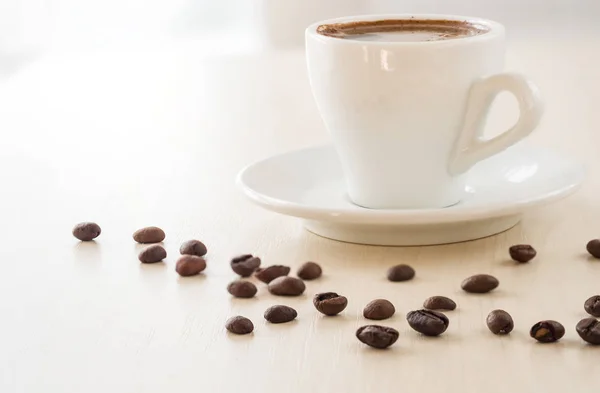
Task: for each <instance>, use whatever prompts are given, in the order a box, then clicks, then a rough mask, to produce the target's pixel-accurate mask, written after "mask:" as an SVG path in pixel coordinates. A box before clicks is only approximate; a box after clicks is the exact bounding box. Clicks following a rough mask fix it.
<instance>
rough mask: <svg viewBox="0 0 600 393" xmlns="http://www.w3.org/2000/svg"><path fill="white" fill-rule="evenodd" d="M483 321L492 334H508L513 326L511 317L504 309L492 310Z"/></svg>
mask: <svg viewBox="0 0 600 393" xmlns="http://www.w3.org/2000/svg"><path fill="white" fill-rule="evenodd" d="M485 323H486V324H487V327H488V329H490V332H492V333H494V334H508V333H510V332H512V330H513V328H514V327H515V324H514V322H513V319H512V317H511V316H510V314H509V313H507V312H506V311H504V310H494V311H492V312H491V313H489V314H488V316H487V318H486V320H485Z"/></svg>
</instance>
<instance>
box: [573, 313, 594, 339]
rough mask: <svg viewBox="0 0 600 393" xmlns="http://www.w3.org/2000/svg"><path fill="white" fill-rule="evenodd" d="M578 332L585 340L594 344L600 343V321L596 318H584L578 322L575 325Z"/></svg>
mask: <svg viewBox="0 0 600 393" xmlns="http://www.w3.org/2000/svg"><path fill="white" fill-rule="evenodd" d="M575 330H577V334H579V337H581V338H582V339H583V341H585V342H587V343H590V344H593V345H600V321H598V320H597V319H596V318H591V317H590V318H584V319H582V320H581V321H579V322H578V323H577V326H575Z"/></svg>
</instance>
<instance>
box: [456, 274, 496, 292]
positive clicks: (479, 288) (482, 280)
mask: <svg viewBox="0 0 600 393" xmlns="http://www.w3.org/2000/svg"><path fill="white" fill-rule="evenodd" d="M499 284H500V282H499V281H498V279H497V278H496V277H494V276H490V275H489V274H476V275H474V276H471V277H467V278H465V279H464V281H463V282H462V284H461V285H460V286H461V288H462V289H463V290H464V291H466V292H471V293H486V292H489V291H491V290H493V289H495V288H497V287H498V285H499Z"/></svg>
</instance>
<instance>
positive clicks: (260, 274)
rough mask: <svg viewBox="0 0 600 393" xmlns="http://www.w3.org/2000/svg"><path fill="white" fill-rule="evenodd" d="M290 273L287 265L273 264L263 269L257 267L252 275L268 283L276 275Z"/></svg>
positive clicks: (280, 275)
mask: <svg viewBox="0 0 600 393" xmlns="http://www.w3.org/2000/svg"><path fill="white" fill-rule="evenodd" d="M289 273H290V267H289V266H283V265H273V266H269V267H266V268H264V269H261V268H258V269H256V271H255V272H254V277H256V278H258V279H259V280H260V281H262V282H264V283H267V284H268V283H270V282H271V281H273V280H274V279H276V278H277V277H282V276H287V275H288V274H289Z"/></svg>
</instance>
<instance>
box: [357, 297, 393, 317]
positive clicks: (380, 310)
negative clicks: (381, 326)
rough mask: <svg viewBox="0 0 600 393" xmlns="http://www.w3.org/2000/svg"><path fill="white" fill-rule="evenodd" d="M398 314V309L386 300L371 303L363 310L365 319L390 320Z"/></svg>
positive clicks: (376, 300)
mask: <svg viewBox="0 0 600 393" xmlns="http://www.w3.org/2000/svg"><path fill="white" fill-rule="evenodd" d="M395 312H396V308H395V307H394V305H393V304H392V302H390V301H389V300H386V299H375V300H372V301H370V302H369V303H368V304H367V305H366V306H365V308H364V310H363V317H365V318H367V319H375V320H382V319H388V318H390V317H391V316H392V315H394V313H395Z"/></svg>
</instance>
